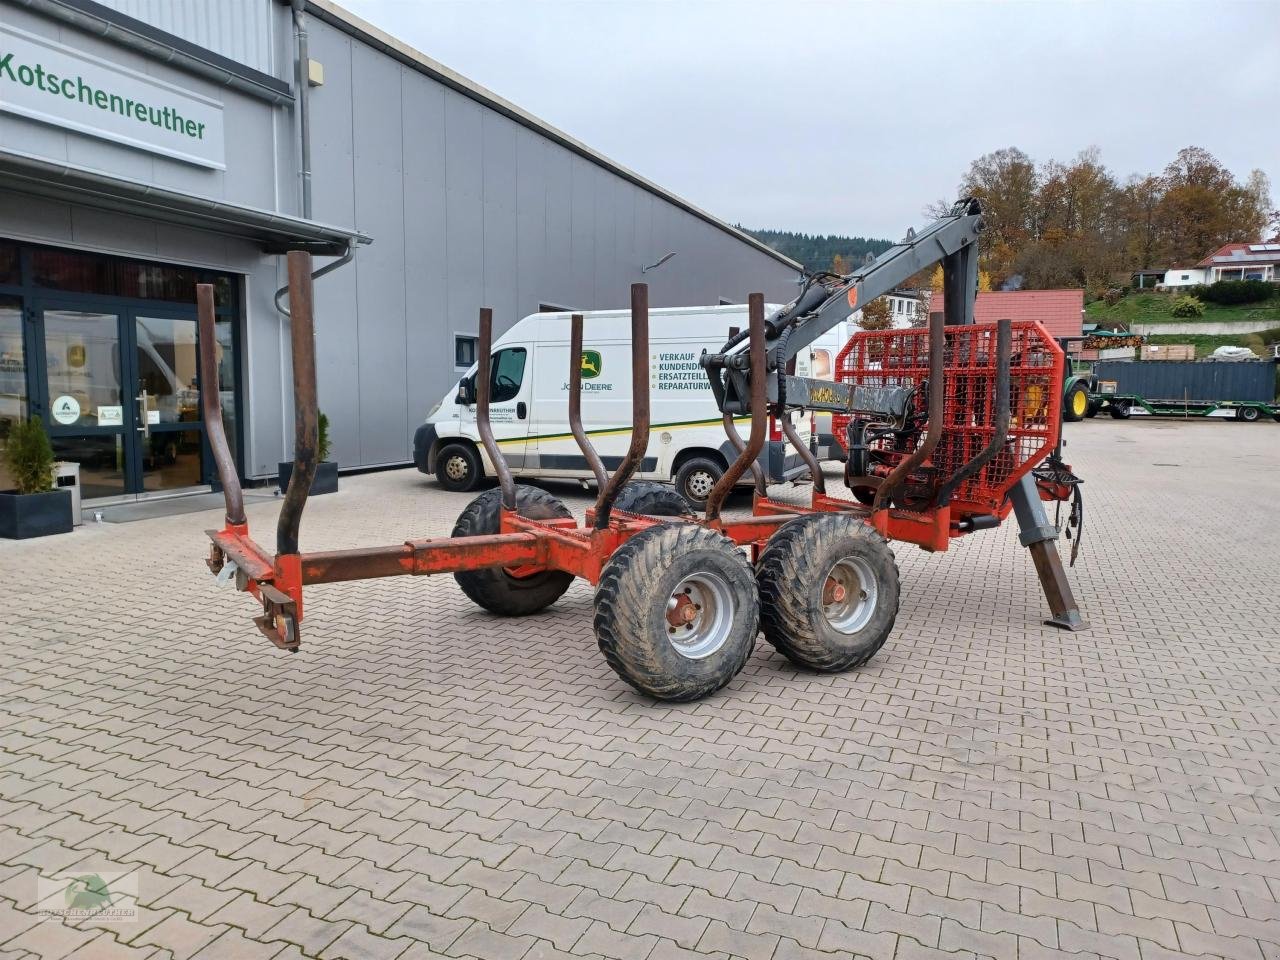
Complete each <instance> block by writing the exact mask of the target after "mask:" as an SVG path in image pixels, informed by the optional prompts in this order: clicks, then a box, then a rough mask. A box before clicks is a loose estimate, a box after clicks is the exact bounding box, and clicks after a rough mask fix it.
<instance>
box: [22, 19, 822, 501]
mask: <svg viewBox="0 0 1280 960" xmlns="http://www.w3.org/2000/svg"><path fill="white" fill-rule="evenodd" d="M690 162H697V160H696V157H695V156H693V155H692V154H691V155H690ZM296 248H304V249H309V250H311V251H312V252H313V253H315V254H316V257H317V259H316V266H317V268H318V269H320V270H323V271H325V273H324V275H323V276H322V277H320V278H319V279H317V281H316V299H317V309H316V324H317V350H318V367H319V388H320V400H321V407H322V409H323V411H324V412H325V413H326V414H327V415H328V417H329V420H330V422H331V432H332V437H333V444H334V449H333V453H334V458H335V459H337V460H338V461H339V462H340V464H341V466H342V467H343V468H344V469H353V468H368V467H377V466H388V465H395V464H402V463H406V462H408V461H409V459H410V442H411V437H412V434H413V431H414V428H415V426H416V425H417V424H418V423H419V422H420V421H421V419H422V417H423V416H424V414H425V413H426V411H427V409H428V408H429V407H430V406H431V404H433V403H434V402H435V401H436V400H438V399H439V398H440V397H441V396H442V395H443V394H444V393H445V392H446V391H447V390H448V389H449V387H450V385H451V384H452V383H453V382H455V381H456V380H457V377H458V375H459V373H460V372H461V371H462V370H464V369H465V368H466V367H467V366H468V365H469V364H470V363H471V362H472V360H473V359H474V348H475V340H474V337H475V333H476V317H477V312H478V309H479V308H480V307H481V306H489V307H492V308H493V309H494V312H495V319H496V322H497V324H498V326H499V328H500V329H504V328H505V327H506V326H509V325H510V324H511V323H514V322H515V321H516V320H517V319H518V318H519V317H521V316H524V315H526V314H529V313H533V312H536V311H538V310H540V309H544V308H547V309H563V308H582V309H600V308H609V307H619V306H623V305H625V303H626V302H627V298H628V287H629V285H630V284H631V283H634V282H636V281H639V280H644V281H645V282H647V283H648V284H649V285H650V301H651V303H652V304H653V305H654V306H676V305H690V304H715V303H724V302H739V301H744V300H745V299H746V296H747V294H748V293H749V292H753V291H762V292H764V293H765V295H766V297H767V298H768V299H770V300H773V301H785V300H788V299H790V298H791V296H793V295H794V292H795V289H796V288H795V282H796V279H797V277H798V274H799V271H800V266H799V264H797V263H795V262H794V261H791V260H789V259H787V258H786V257H783V256H781V255H779V254H778V253H776V252H775V251H773V250H770V249H769V248H768V247H766V246H764V245H763V244H761V243H759V242H757V241H756V240H754V239H753V238H751V237H749V236H747V235H746V234H744V233H742V232H741V231H739V230H737V229H735V228H733V227H731V226H729V225H728V224H726V223H724V222H722V221H721V220H718V219H717V218H715V217H713V216H711V215H710V214H708V213H706V212H703V211H701V210H699V209H698V208H696V207H694V206H693V205H691V204H689V203H687V202H685V201H684V200H681V199H680V198H679V197H676V196H673V195H672V194H670V193H668V192H667V191H665V190H663V189H662V188H661V187H659V186H658V185H656V184H654V183H651V182H649V181H647V180H645V179H644V178H643V177H641V176H639V175H638V174H635V173H632V172H630V171H628V170H627V169H625V168H623V167H621V166H619V165H618V164H616V163H614V162H612V161H610V160H608V159H606V158H605V157H602V156H600V155H599V154H597V153H596V152H594V151H593V150H592V149H591V148H590V147H588V146H586V145H585V144H583V143H580V142H578V141H577V140H575V139H573V138H572V137H571V136H569V135H568V134H566V133H563V132H561V131H558V130H556V129H554V128H552V127H550V126H549V125H547V124H546V123H544V122H542V121H541V120H539V119H537V118H536V117H533V116H530V115H529V114H527V113H526V112H524V111H523V110H521V109H520V108H519V107H517V106H515V105H514V104H512V103H510V102H508V101H506V100H504V99H502V98H501V97H499V96H497V95H496V94H494V93H491V92H489V91H487V90H485V89H483V88H481V87H479V86H477V85H476V84H474V83H472V82H470V81H469V80H467V79H466V78H464V77H462V76H459V75H458V74H456V73H454V72H453V71H451V70H449V69H448V68H447V67H445V66H443V65H441V64H439V63H436V62H434V61H433V60H431V59H430V58H428V57H427V56H425V55H423V54H422V53H419V52H418V51H416V50H414V49H412V48H410V47H409V46H407V45H405V44H404V43H402V42H401V41H399V40H397V39H396V38H394V37H391V36H389V35H387V34H385V33H383V32H382V31H380V30H378V29H376V28H375V27H373V26H371V25H369V24H368V23H365V22H363V21H362V20H360V19H359V18H357V17H355V16H353V15H352V14H350V13H349V12H347V11H345V10H343V9H342V8H340V7H338V6H336V5H334V4H333V3H331V2H329V0H297V2H295V3H293V4H289V3H281V2H277V0H221V2H219V3H217V4H207V5H206V4H195V3H171V2H166V0H103V2H94V0H0V438H2V437H3V436H4V435H6V434H7V426H8V424H10V423H12V422H13V421H14V420H15V419H16V418H19V417H24V416H28V415H37V416H41V417H43V418H44V419H45V422H46V423H47V425H48V427H49V431H50V434H51V437H52V439H53V444H54V448H55V453H56V454H57V456H58V458H59V459H62V460H68V461H74V462H77V463H79V464H80V465H81V471H82V487H83V493H84V496H85V497H86V498H90V499H95V498H97V499H103V500H104V501H105V499H106V498H132V497H144V496H155V495H169V494H174V493H181V492H188V491H195V490H207V489H208V484H209V482H210V481H211V479H212V475H213V474H212V464H211V459H210V457H209V456H208V452H207V447H206V442H205V438H204V429H203V424H202V423H201V421H200V414H199V408H198V404H197V403H196V402H195V401H196V396H197V389H198V383H197V381H196V329H195V327H196V324H195V307H194V300H195V289H194V288H195V284H196V283H198V282H211V283H214V284H215V285H216V290H217V305H218V318H219V323H218V327H219V331H220V332H219V336H218V340H219V344H220V347H221V354H220V380H221V382H220V383H219V389H220V391H221V395H222V403H223V411H224V420H225V422H226V423H227V425H228V428H229V433H230V435H231V436H232V438H233V441H232V442H233V447H234V450H235V453H236V456H237V460H238V464H239V467H240V470H241V473H242V475H243V476H244V477H245V478H246V479H261V478H269V477H272V476H274V475H275V473H276V471H277V463H278V461H279V460H281V458H282V457H284V456H285V454H286V451H287V450H289V449H290V448H291V444H292V436H291V424H292V411H291V409H290V406H289V399H288V398H289V390H288V379H289V373H290V371H289V368H288V318H287V315H286V314H285V313H284V312H283V311H282V310H281V309H280V305H282V304H283V300H278V299H277V292H278V291H279V290H280V289H281V288H282V287H283V286H284V283H285V270H284V258H283V256H282V254H283V253H284V252H285V251H287V250H289V249H296ZM669 254H674V256H670V257H668V255H669ZM3 481H4V478H3V477H0V486H3V485H4V483H3Z"/></svg>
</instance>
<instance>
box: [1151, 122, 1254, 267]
mask: <svg viewBox="0 0 1280 960" xmlns="http://www.w3.org/2000/svg"><path fill="white" fill-rule="evenodd" d="M1259 173H1261V171H1259ZM1261 181H1262V182H1261V183H1258V182H1255V183H1254V184H1253V189H1252V190H1251V189H1250V187H1249V186H1248V185H1245V184H1238V183H1236V180H1235V178H1234V177H1233V176H1232V175H1231V171H1229V170H1227V168H1226V167H1224V166H1222V164H1220V163H1219V162H1218V161H1217V159H1216V158H1215V157H1214V156H1213V154H1211V153H1209V151H1207V150H1204V149H1202V148H1200V147H1186V148H1184V149H1182V150H1179V151H1178V156H1177V157H1176V158H1175V159H1174V161H1173V162H1172V163H1171V164H1169V166H1167V167H1166V168H1165V171H1164V184H1163V186H1164V194H1163V196H1162V197H1161V198H1160V207H1159V218H1160V222H1161V227H1162V231H1163V234H1164V237H1163V240H1164V243H1163V250H1162V252H1163V253H1164V256H1165V259H1167V260H1170V261H1174V262H1180V263H1186V262H1192V263H1194V262H1195V261H1197V260H1200V259H1201V258H1203V257H1204V256H1205V255H1207V254H1208V253H1210V252H1212V250H1213V249H1214V248H1215V247H1219V246H1221V245H1222V244H1224V243H1233V242H1239V241H1247V240H1257V239H1258V237H1259V236H1261V234H1262V231H1263V230H1264V229H1265V228H1266V226H1267V223H1268V221H1269V219H1270V211H1269V210H1268V209H1267V207H1268V206H1269V204H1267V203H1266V202H1265V201H1264V200H1263V199H1262V198H1261V197H1260V196H1259V195H1258V193H1257V192H1256V191H1257V190H1259V189H1260V188H1264V187H1265V188H1267V192H1268V194H1269V192H1270V190H1269V184H1266V183H1265V181H1266V176H1265V174H1264V175H1262V177H1261Z"/></svg>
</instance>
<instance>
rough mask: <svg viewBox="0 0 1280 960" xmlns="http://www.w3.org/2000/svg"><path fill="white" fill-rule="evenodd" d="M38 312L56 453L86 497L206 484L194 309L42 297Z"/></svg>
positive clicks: (131, 494)
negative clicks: (105, 305) (109, 306)
mask: <svg viewBox="0 0 1280 960" xmlns="http://www.w3.org/2000/svg"><path fill="white" fill-rule="evenodd" d="M36 315H37V317H38V323H39V326H40V328H41V329H42V330H43V336H42V337H41V338H40V347H41V351H42V353H43V366H44V373H45V379H44V384H43V385H42V386H43V388H44V390H45V391H47V392H45V398H46V401H45V402H46V406H47V409H48V411H49V435H50V440H51V442H52V444H53V450H54V456H55V457H56V458H57V459H59V460H69V461H73V462H76V463H79V464H80V488H81V494H82V496H83V497H84V498H85V499H100V498H106V497H125V496H140V495H146V494H155V493H173V492H181V491H187V490H190V489H193V488H199V487H200V486H201V485H202V484H204V483H207V477H206V469H205V464H206V463H207V462H208V458H207V457H206V456H205V455H204V450H203V448H204V424H203V423H202V422H201V418H200V391H199V384H198V381H197V372H198V369H199V353H198V350H197V342H196V329H197V325H196V318H195V314H194V311H187V310H183V309H181V308H177V309H150V308H145V309H144V308H137V309H133V308H130V309H121V310H112V311H108V310H104V309H94V306H93V305H76V304H72V303H67V304H63V303H53V302H48V301H46V302H41V303H40V304H38V305H37V308H36Z"/></svg>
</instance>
